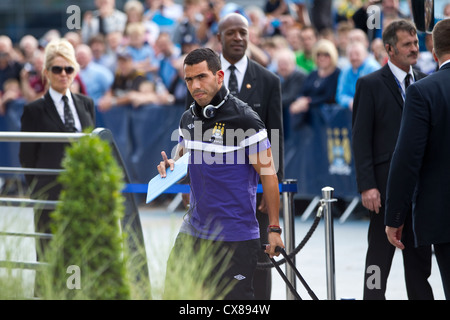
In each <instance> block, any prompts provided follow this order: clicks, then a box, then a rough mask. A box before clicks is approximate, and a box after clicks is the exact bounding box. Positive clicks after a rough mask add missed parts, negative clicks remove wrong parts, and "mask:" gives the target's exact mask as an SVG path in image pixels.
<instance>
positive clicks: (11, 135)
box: [0, 128, 150, 286]
mask: <svg viewBox="0 0 450 320" xmlns="http://www.w3.org/2000/svg"><path fill="white" fill-rule="evenodd" d="M86 135H88V134H87V133H64V132H18V131H7V132H5V131H1V132H0V142H43V143H47V142H57V143H70V142H74V141H77V140H79V139H81V138H82V137H84V136H86ZM91 135H96V136H99V137H100V138H101V139H102V140H104V141H107V142H108V143H109V144H110V146H111V149H112V153H113V156H114V158H115V159H116V161H117V162H118V165H119V166H120V167H121V168H122V170H123V173H124V180H125V183H127V184H129V183H130V178H129V175H128V172H127V169H126V167H125V164H124V161H123V159H122V157H121V155H120V152H119V150H118V148H117V146H116V143H115V141H114V138H113V135H112V133H111V131H110V130H109V129H105V128H96V129H94V130H93V131H92V133H91ZM62 171H64V169H48V168H18V167H0V173H24V174H34V175H58V174H59V173H61V172H62ZM124 198H125V203H124V206H125V214H124V217H123V219H122V223H121V224H122V230H125V232H126V233H127V235H128V239H127V241H128V243H127V244H128V246H129V249H130V250H131V252H137V251H138V248H145V243H144V236H143V232H142V226H141V222H140V218H139V210H138V206H137V204H136V200H135V198H134V195H133V194H127V193H124ZM57 203H58V201H49V200H36V199H26V198H6V197H0V205H9V206H24V207H34V206H36V205H37V206H39V208H44V209H47V208H48V209H54V208H55V206H56V204H57ZM15 235H20V234H15ZM22 236H35V237H51V235H50V234H42V233H34V234H26V235H25V234H24V235H22ZM138 253H139V254H138V256H142V257H141V259H142V261H139V263H140V265H141V266H142V267H141V272H142V273H141V274H140V275H139V277H140V278H141V279H142V280H147V281H148V286H150V277H149V273H148V263H147V257H146V253H145V250H139V252H138ZM2 265H8V266H13V267H16V268H25V269H36V268H39V267H40V266H42V265H45V263H39V262H36V263H29V262H17V261H14V262H13V261H0V266H2ZM144 278H145V279H144Z"/></svg>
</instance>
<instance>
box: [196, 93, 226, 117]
mask: <svg viewBox="0 0 450 320" xmlns="http://www.w3.org/2000/svg"><path fill="white" fill-rule="evenodd" d="M229 94H230V91H229V90H228V89H227V94H226V96H225V98H223V100H222V101H221V102H220V103H219V104H218V105H217V106H213V105H212V104H208V105H207V106H205V107H203V108H202V112H201V113H202V116H203V117H204V118H205V119H211V118H214V117H215V116H216V112H217V110H218V109H219V108H220V107H221V106H222V105H223V104H224V103H225V102H226V101H227V100H228V95H229ZM195 109H196V105H195V101H194V102H193V103H192V104H191V106H190V110H191V113H192V115H193V116H196V117H198V116H199V115H198V114H197V113H196V110H195Z"/></svg>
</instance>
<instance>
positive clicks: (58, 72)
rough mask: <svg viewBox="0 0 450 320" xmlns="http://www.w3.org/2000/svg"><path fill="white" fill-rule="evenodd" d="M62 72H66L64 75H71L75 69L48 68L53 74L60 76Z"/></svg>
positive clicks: (69, 67)
mask: <svg viewBox="0 0 450 320" xmlns="http://www.w3.org/2000/svg"><path fill="white" fill-rule="evenodd" d="M63 70H64V71H65V72H66V74H72V73H73V72H74V71H75V68H74V67H71V66H68V67H60V66H53V67H51V68H50V71H51V72H52V73H54V74H61V73H62V72H63Z"/></svg>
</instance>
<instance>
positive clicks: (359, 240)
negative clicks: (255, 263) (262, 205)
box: [141, 206, 445, 300]
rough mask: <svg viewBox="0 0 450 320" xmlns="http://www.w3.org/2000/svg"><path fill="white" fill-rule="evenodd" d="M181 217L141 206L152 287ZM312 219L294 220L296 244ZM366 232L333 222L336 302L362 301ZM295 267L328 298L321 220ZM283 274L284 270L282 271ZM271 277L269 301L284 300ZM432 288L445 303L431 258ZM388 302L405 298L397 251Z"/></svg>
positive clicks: (358, 221)
mask: <svg viewBox="0 0 450 320" xmlns="http://www.w3.org/2000/svg"><path fill="white" fill-rule="evenodd" d="M182 216H183V212H174V213H167V212H165V211H164V210H163V209H162V208H150V207H145V206H141V219H142V220H141V221H142V225H143V229H144V236H145V238H146V241H147V244H148V247H147V250H148V253H149V260H150V270H151V274H152V275H154V276H152V279H151V280H152V284H153V285H154V286H155V287H158V286H160V285H161V279H162V277H161V276H158V274H161V271H162V270H161V269H160V267H161V265H163V264H164V261H165V259H166V258H167V255H168V253H169V251H170V246H171V245H172V244H173V241H174V239H175V236H176V234H177V231H178V227H179V225H180V223H181V219H182ZM312 216H313V215H311V218H309V219H308V220H306V221H301V218H300V217H296V219H295V239H296V245H297V244H298V243H300V241H301V240H302V239H303V238H304V236H305V234H306V233H307V231H308V230H309V228H310V227H311V224H312V222H313V218H312ZM367 227H368V220H367V219H364V218H354V217H352V216H350V218H349V219H348V220H347V221H346V222H344V223H342V224H341V223H339V221H338V219H334V242H335V279H336V299H357V300H360V299H362V288H363V272H364V259H365V253H366V248H367V245H366V238H367ZM155 248H158V249H157V252H158V253H157V254H156V253H155V252H156V251H155ZM296 265H297V268H298V269H299V271H300V273H301V275H302V276H303V278H304V279H305V281H306V282H307V283H308V285H309V286H310V287H311V289H312V290H313V291H314V293H315V294H316V295H317V296H318V298H319V299H327V282H326V264H325V235H324V222H323V220H322V221H321V222H320V224H319V226H318V227H317V229H316V231H315V232H314V234H313V236H312V237H311V238H310V240H309V241H308V243H307V244H306V245H305V247H304V248H303V249H302V250H301V251H300V252H299V253H298V255H297V256H296ZM282 269H283V271H284V266H283V267H282ZM272 275H273V280H272V282H273V284H272V287H273V289H272V299H274V300H285V299H286V285H285V283H284V282H283V280H282V279H281V277H280V276H279V275H278V273H277V271H276V270H275V269H272ZM430 283H431V285H432V287H433V290H434V294H435V298H436V299H439V300H441V299H445V297H444V293H443V290H442V284H441V281H440V274H439V270H438V267H437V264H436V260H435V258H434V257H433V267H432V275H431V277H430ZM297 289H298V292H299V294H300V296H301V297H302V299H305V300H308V299H310V296H309V295H308V293H307V292H306V291H305V290H304V288H303V286H302V285H301V283H300V282H299V281H297ZM387 299H392V300H405V299H407V296H406V290H405V284H404V276H403V267H402V257H401V252H400V250H397V252H396V253H395V255H394V261H393V265H392V271H391V275H390V277H389V280H388V290H387Z"/></svg>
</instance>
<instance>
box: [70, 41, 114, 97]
mask: <svg viewBox="0 0 450 320" xmlns="http://www.w3.org/2000/svg"><path fill="white" fill-rule="evenodd" d="M76 58H77V62H78V63H79V64H80V77H81V80H82V81H83V83H84V84H85V85H86V90H87V94H88V96H89V97H91V98H92V100H94V104H95V105H97V104H98V101H99V99H100V98H101V97H103V96H104V95H105V93H106V92H107V91H108V90H109V89H110V88H111V85H112V84H113V81H114V75H113V73H112V72H111V71H110V70H109V69H108V68H107V67H105V66H103V65H101V64H99V63H96V62H94V61H93V60H92V51H91V48H90V47H89V46H88V45H86V44H80V45H78V46H77V48H76Z"/></svg>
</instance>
